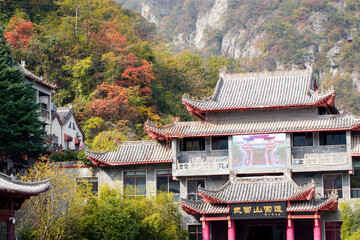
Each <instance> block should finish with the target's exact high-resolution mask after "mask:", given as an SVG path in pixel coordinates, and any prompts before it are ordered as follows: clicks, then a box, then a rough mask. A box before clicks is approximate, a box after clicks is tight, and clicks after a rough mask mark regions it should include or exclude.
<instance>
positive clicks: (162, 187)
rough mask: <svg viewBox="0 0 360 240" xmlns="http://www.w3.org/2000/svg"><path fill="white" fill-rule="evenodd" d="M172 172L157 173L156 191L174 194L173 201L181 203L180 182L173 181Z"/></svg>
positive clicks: (162, 171)
mask: <svg viewBox="0 0 360 240" xmlns="http://www.w3.org/2000/svg"><path fill="white" fill-rule="evenodd" d="M171 173H172V172H171V170H158V171H156V190H158V191H163V192H167V193H172V194H173V195H174V196H173V199H174V200H175V201H179V198H180V182H179V181H177V180H173V178H172V174H171Z"/></svg>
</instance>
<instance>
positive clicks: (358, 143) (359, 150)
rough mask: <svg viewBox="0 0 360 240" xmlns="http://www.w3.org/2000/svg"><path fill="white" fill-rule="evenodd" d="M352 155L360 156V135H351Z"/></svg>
mask: <svg viewBox="0 0 360 240" xmlns="http://www.w3.org/2000/svg"><path fill="white" fill-rule="evenodd" d="M351 155H353V156H360V135H352V136H351Z"/></svg>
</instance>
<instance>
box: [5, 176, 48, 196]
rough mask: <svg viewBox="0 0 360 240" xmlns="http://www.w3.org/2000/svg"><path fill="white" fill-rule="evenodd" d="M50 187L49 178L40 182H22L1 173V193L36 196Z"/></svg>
mask: <svg viewBox="0 0 360 240" xmlns="http://www.w3.org/2000/svg"><path fill="white" fill-rule="evenodd" d="M49 188H50V181H49V180H44V181H40V182H20V181H16V180H13V179H12V178H11V177H9V176H7V175H6V174H3V173H0V194H1V193H6V194H16V195H24V196H36V195H38V194H40V193H42V192H45V191H47V190H49Z"/></svg>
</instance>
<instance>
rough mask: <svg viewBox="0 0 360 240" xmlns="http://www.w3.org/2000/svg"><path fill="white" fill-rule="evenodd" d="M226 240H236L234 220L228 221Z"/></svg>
mask: <svg viewBox="0 0 360 240" xmlns="http://www.w3.org/2000/svg"><path fill="white" fill-rule="evenodd" d="M228 240H236V230H235V220H232V219H229V220H228Z"/></svg>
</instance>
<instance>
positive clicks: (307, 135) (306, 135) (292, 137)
mask: <svg viewBox="0 0 360 240" xmlns="http://www.w3.org/2000/svg"><path fill="white" fill-rule="evenodd" d="M297 134H299V135H300V134H305V145H301V146H295V144H294V143H295V142H294V137H295V135H297ZM310 134H311V139H312V145H308V140H309V139H310V137H309V135H310ZM291 140H292V146H293V147H295V148H296V147H313V146H314V133H313V132H300V133H293V134H292V136H291Z"/></svg>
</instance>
